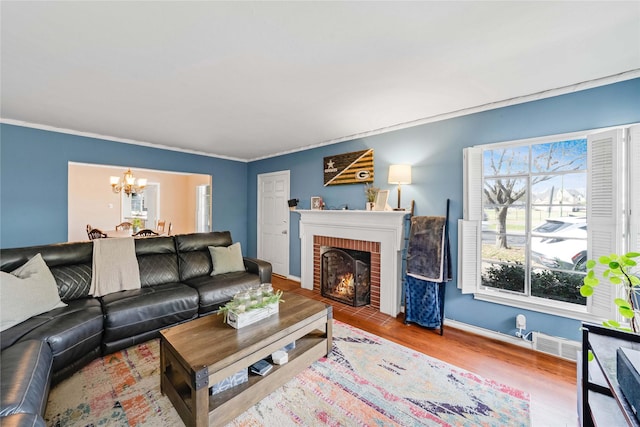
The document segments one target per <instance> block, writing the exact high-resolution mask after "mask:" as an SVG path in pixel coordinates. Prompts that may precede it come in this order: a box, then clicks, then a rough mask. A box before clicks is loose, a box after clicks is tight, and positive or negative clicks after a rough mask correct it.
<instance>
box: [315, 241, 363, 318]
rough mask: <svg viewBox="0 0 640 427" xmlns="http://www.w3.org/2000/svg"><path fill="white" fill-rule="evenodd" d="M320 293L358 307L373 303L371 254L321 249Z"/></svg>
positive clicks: (327, 248)
mask: <svg viewBox="0 0 640 427" xmlns="http://www.w3.org/2000/svg"><path fill="white" fill-rule="evenodd" d="M321 258H322V270H321V273H322V276H321V286H320V291H321V294H322V295H323V296H325V297H327V298H331V299H334V300H336V301H340V302H344V303H345V304H349V305H353V306H355V307H357V306H361V305H367V304H370V302H371V282H370V279H371V277H370V270H371V253H370V252H364V251H356V250H350V249H338V248H329V247H323V248H322V255H321Z"/></svg>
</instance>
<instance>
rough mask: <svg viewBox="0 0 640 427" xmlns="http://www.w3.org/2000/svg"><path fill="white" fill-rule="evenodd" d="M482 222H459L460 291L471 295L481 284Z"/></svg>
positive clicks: (462, 220)
mask: <svg viewBox="0 0 640 427" xmlns="http://www.w3.org/2000/svg"><path fill="white" fill-rule="evenodd" d="M480 224H481V223H480V221H467V220H464V219H459V220H458V271H459V272H460V274H459V275H458V289H461V290H462V293H463V294H471V293H473V292H475V291H476V290H477V288H478V284H479V282H480V261H481V260H480V255H479V252H480V247H479V246H480V242H481V241H482V240H481V238H482V236H481V234H480V232H481V227H480Z"/></svg>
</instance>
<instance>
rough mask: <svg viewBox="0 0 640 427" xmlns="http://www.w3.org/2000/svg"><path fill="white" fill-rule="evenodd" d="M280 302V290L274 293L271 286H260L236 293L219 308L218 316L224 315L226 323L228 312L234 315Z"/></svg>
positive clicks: (281, 300)
mask: <svg viewBox="0 0 640 427" xmlns="http://www.w3.org/2000/svg"><path fill="white" fill-rule="evenodd" d="M281 302H284V300H283V299H282V291H281V290H278V291H276V292H274V291H273V289H272V288H271V286H268V287H265V286H263V285H260V287H258V288H251V289H249V290H248V291H246V292H239V293H237V294H236V295H235V296H234V297H233V299H232V300H231V301H229V302H228V303H226V304H225V305H224V306H223V307H220V310H219V311H218V315H220V314H224V321H225V323H226V322H227V316H228V314H229V312H230V311H232V312H234V313H236V314H237V313H244V312H247V311H252V310H258V309H261V308H265V307H267V306H269V305H271V304H279V303H281Z"/></svg>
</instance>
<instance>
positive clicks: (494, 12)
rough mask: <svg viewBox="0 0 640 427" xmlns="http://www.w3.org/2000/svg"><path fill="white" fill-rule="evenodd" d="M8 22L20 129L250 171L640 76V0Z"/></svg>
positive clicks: (96, 12) (28, 7) (207, 5)
mask: <svg viewBox="0 0 640 427" xmlns="http://www.w3.org/2000/svg"><path fill="white" fill-rule="evenodd" d="M0 14H1V25H2V27H1V36H2V41H1V43H2V57H1V59H2V65H1V67H2V68H1V72H2V74H1V91H2V92H1V95H2V103H1V111H0V113H1V117H2V120H3V121H4V122H8V123H22V122H25V123H29V124H33V125H37V126H40V127H53V128H60V129H67V130H71V131H75V132H79V133H89V134H96V135H102V136H106V137H110V138H114V139H116V140H124V141H135V142H141V143H147V144H155V145H159V146H166V147H173V148H177V149H182V150H188V151H194V152H201V153H207V154H212V155H218V156H222V157H228V158H234V159H242V160H251V159H259V158H264V157H268V156H272V155H275V154H280V153H285V152H290V151H295V150H299V149H301V148H304V147H312V146H318V145H321V144H327V143H331V142H336V141H341V140H345V139H350V137H352V136H357V135H363V134H368V133H371V132H378V131H381V130H383V129H386V128H390V127H401V126H404V125H407V124H408V123H411V122H415V121H421V120H424V119H428V118H430V117H434V116H439V115H443V114H447V113H452V112H456V111H460V110H464V109H469V108H474V107H478V106H481V105H485V104H488V103H495V102H499V101H502V100H508V99H512V98H515V97H520V96H525V95H529V94H536V93H539V92H543V91H547V90H550V89H555V88H561V87H565V86H569V85H575V84H577V83H581V82H587V81H591V80H594V79H602V78H606V77H609V76H615V75H617V74H620V73H626V72H629V71H631V77H634V76H637V75H638V74H637V71H638V70H639V69H640V2H639V1H631V2H610V1H605V2H598V1H595V2H582V1H571V2H535V1H534V2H526V1H518V2H477V1H474V2H458V1H455V2H454V1H448V2H437V1H431V2H396V1H394V2H371V3H370V2H149V1H147V2H66V1H65V2H62V1H48V2H22V1H21V2H11V1H2V3H1V5H0ZM628 76H629V74H625V75H624V77H623V79H624V78H631V77H628ZM596 85H597V83H596ZM542 96H544V95H542Z"/></svg>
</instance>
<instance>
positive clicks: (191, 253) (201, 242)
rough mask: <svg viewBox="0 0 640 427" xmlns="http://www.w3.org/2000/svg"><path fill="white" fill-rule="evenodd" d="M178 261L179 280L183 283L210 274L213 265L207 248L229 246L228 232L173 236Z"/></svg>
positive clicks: (229, 234) (229, 237)
mask: <svg viewBox="0 0 640 427" xmlns="http://www.w3.org/2000/svg"><path fill="white" fill-rule="evenodd" d="M174 238H175V241H176V249H177V251H178V259H179V261H180V280H181V281H182V282H185V281H186V280H189V279H192V278H194V277H199V276H208V275H209V274H211V271H212V268H213V264H212V263H211V253H210V252H209V246H229V245H230V244H231V243H233V242H232V240H231V233H230V232H228V231H214V232H211V233H194V234H179V235H177V236H174Z"/></svg>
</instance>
